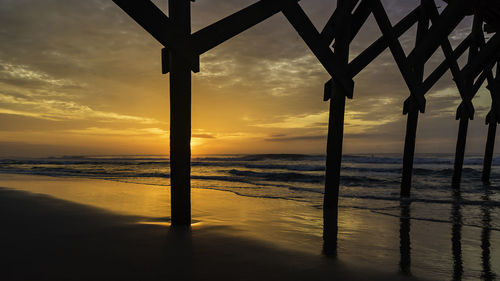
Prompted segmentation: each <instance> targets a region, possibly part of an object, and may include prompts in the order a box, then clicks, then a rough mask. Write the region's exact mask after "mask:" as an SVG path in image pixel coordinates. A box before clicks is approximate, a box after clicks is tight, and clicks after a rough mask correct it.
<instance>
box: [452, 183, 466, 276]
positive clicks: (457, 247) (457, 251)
mask: <svg viewBox="0 0 500 281" xmlns="http://www.w3.org/2000/svg"><path fill="white" fill-rule="evenodd" d="M460 200H461V194H460V190H457V189H454V190H453V203H452V208H451V221H452V227H451V245H452V253H453V280H462V275H463V272H464V268H463V260H462V212H461V210H460V208H461V206H460Z"/></svg>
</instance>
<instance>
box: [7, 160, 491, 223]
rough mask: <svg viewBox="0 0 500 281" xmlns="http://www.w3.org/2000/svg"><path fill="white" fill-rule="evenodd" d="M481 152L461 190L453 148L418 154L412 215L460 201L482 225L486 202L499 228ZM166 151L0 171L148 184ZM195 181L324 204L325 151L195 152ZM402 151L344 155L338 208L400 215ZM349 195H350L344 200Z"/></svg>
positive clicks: (161, 173) (159, 176)
mask: <svg viewBox="0 0 500 281" xmlns="http://www.w3.org/2000/svg"><path fill="white" fill-rule="evenodd" d="M482 161H483V159H482V157H481V156H480V155H475V156H469V157H467V158H466V159H465V164H464V170H463V176H462V185H461V192H460V194H459V195H457V194H456V193H454V192H453V190H452V188H451V177H452V173H453V155H444V154H443V155H441V154H425V155H417V157H415V162H414V163H415V165H414V175H413V186H412V194H411V199H410V200H408V201H407V202H410V203H412V204H413V205H412V218H414V219H418V220H429V221H443V222H451V221H452V219H453V218H451V217H450V206H451V205H452V204H454V203H457V202H458V203H460V205H461V206H462V208H464V209H466V210H467V211H466V212H467V215H465V216H462V220H463V224H464V225H469V226H474V227H482V225H483V223H484V222H483V219H482V216H481V213H482V208H485V207H487V208H491V209H492V214H491V216H492V219H491V225H490V227H491V229H492V230H494V231H499V230H500V219H499V218H500V208H499V207H500V190H499V188H498V187H499V185H500V157H495V158H494V159H493V167H492V174H491V179H492V183H491V185H490V186H487V187H485V186H484V185H483V184H482V182H481V171H482ZM169 164H170V163H169V158H168V157H167V156H154V155H153V156H65V157H49V158H41V159H20V158H18V159H2V160H0V173H9V174H31V175H44V176H52V177H79V178H92V179H104V180H110V181H119V182H127V183H137V184H142V185H146V186H148V185H152V186H166V187H168V186H169V184H170V180H169V178H170V168H169ZM191 165H192V188H203V189H215V190H222V191H228V192H232V193H235V194H237V195H239V196H249V197H260V198H277V199H285V200H295V201H300V202H305V203H308V204H311V206H312V207H315V208H322V199H323V191H324V166H325V157H324V156H321V155H301V154H259V155H208V156H198V157H193V159H192V162H191ZM401 167H402V157H401V155H396V154H381V155H344V157H343V161H342V172H341V190H340V199H339V203H340V208H360V209H368V210H370V211H373V212H377V213H380V214H384V215H389V216H398V217H399V216H400V198H399V189H400V179H401ZM342 198H349V199H351V200H342Z"/></svg>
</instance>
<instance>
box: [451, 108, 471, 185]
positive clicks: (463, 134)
mask: <svg viewBox="0 0 500 281" xmlns="http://www.w3.org/2000/svg"><path fill="white" fill-rule="evenodd" d="M462 110H464V109H462ZM468 127H469V117H468V116H467V114H464V113H462V114H460V127H459V128H458V138H457V147H456V151H455V166H454V169H453V180H452V186H453V188H454V189H459V188H460V181H461V179H462V168H463V165H464V157H465V144H466V142H467V129H468Z"/></svg>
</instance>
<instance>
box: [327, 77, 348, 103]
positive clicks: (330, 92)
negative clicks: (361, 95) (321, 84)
mask: <svg viewBox="0 0 500 281" xmlns="http://www.w3.org/2000/svg"><path fill="white" fill-rule="evenodd" d="M353 83H354V82H353ZM352 86H353V87H352V88H351V90H350V91H348V92H346V91H345V90H344V88H342V87H340V86H339V85H337V83H335V82H334V81H333V79H330V80H328V82H326V83H325V90H324V94H323V101H328V100H330V99H331V98H332V97H333V96H334V95H335V93H336V92H338V91H341V92H342V94H343V95H344V96H346V97H347V98H348V99H352V98H353V96H354V84H352Z"/></svg>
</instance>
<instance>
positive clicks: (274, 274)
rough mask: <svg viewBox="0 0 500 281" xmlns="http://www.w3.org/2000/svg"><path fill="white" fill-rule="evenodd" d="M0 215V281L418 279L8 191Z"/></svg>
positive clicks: (233, 235)
mask: <svg viewBox="0 0 500 281" xmlns="http://www.w3.org/2000/svg"><path fill="white" fill-rule="evenodd" d="M0 217H1V218H2V220H1V221H3V222H4V223H3V227H2V230H1V231H0V244H1V248H2V249H3V250H2V256H3V260H4V261H3V263H2V265H3V266H5V269H4V270H2V271H1V272H2V273H0V275H4V277H3V278H2V280H35V279H36V280H118V279H120V280H159V279H169V278H173V279H170V280H331V278H332V277H333V276H335V277H337V278H339V279H340V280H417V279H416V278H409V277H404V276H400V275H398V274H390V273H382V272H377V271H372V270H366V269H364V270H362V271H360V270H359V269H357V268H352V267H351V266H348V265H346V264H345V263H343V262H341V261H337V260H334V259H327V258H325V257H322V256H321V255H314V254H308V253H305V252H301V251H293V250H290V249H287V250H285V249H283V248H280V247H275V246H274V245H271V244H269V243H264V242H261V241H258V240H254V239H248V238H246V237H243V236H240V235H238V231H235V230H234V229H233V228H232V227H230V226H222V225H221V226H215V225H213V226H210V225H194V226H193V227H192V229H191V231H186V230H172V229H170V228H169V227H167V226H162V225H151V224H139V223H137V222H138V221H140V219H141V218H140V217H133V216H127V215H120V214H115V213H111V212H108V211H106V210H102V209H98V208H94V207H90V206H87V205H83V204H77V203H73V202H69V201H65V200H61V199H56V198H53V197H51V196H48V195H40V194H36V193H30V192H26V191H19V190H12V189H8V188H0ZM169 229H170V230H169Z"/></svg>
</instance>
